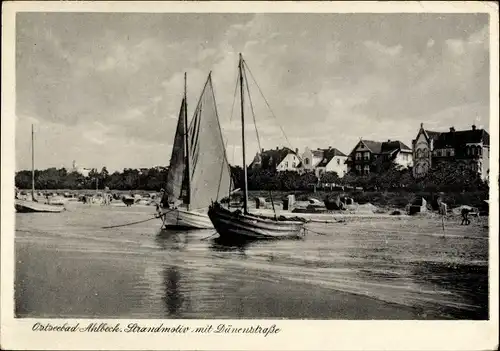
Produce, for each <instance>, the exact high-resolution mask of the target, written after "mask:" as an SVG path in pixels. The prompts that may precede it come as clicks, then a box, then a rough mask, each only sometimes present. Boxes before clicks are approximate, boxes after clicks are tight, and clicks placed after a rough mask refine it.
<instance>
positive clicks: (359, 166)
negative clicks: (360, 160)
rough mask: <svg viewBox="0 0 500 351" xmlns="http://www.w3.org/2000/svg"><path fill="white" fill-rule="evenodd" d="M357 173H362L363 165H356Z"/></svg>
mask: <svg viewBox="0 0 500 351" xmlns="http://www.w3.org/2000/svg"><path fill="white" fill-rule="evenodd" d="M356 172H358V173H361V165H356Z"/></svg>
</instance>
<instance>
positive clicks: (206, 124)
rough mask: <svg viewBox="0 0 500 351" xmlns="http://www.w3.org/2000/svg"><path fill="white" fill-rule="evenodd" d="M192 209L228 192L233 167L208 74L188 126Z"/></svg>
mask: <svg viewBox="0 0 500 351" xmlns="http://www.w3.org/2000/svg"><path fill="white" fill-rule="evenodd" d="M189 144H190V150H189V151H190V156H191V157H190V167H191V177H190V178H191V184H190V185H191V187H190V201H189V205H190V208H192V209H201V208H206V207H208V206H209V205H210V204H211V203H212V201H217V200H220V199H222V198H224V197H227V196H228V195H229V191H230V185H231V171H230V167H229V163H228V162H227V157H226V151H225V146H224V141H223V138H222V132H221V129H220V124H219V117H218V114H217V106H216V101H215V95H214V91H213V86H212V78H211V75H209V76H208V79H207V82H206V83H205V87H204V88H203V91H202V93H201V96H200V99H199V101H198V105H197V107H196V110H195V112H194V117H193V120H192V121H191V125H190V128H189Z"/></svg>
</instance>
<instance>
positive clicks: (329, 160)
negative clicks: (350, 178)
mask: <svg viewBox="0 0 500 351" xmlns="http://www.w3.org/2000/svg"><path fill="white" fill-rule="evenodd" d="M346 160H347V155H345V154H344V153H343V152H342V151H340V150H339V149H336V148H333V147H331V146H330V147H328V149H320V148H317V149H316V150H311V149H309V148H308V147H306V148H305V150H304V152H303V153H302V167H301V170H300V171H301V172H314V174H315V175H316V177H318V178H319V177H321V175H322V174H323V173H325V172H335V173H337V175H338V176H339V177H340V178H342V177H343V176H344V175H345V174H346V173H347V165H346V163H345V161H346Z"/></svg>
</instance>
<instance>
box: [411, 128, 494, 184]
mask: <svg viewBox="0 0 500 351" xmlns="http://www.w3.org/2000/svg"><path fill="white" fill-rule="evenodd" d="M412 149H413V157H414V159H415V166H414V167H413V175H414V177H415V178H420V177H423V176H425V175H426V174H427V173H428V172H429V170H430V169H431V167H432V166H433V165H435V164H437V163H440V162H464V163H466V164H467V165H468V166H469V167H470V168H471V169H472V170H474V171H476V172H477V173H479V174H480V175H481V178H482V179H487V178H488V175H489V158H490V135H489V133H488V132H487V131H486V130H484V129H478V128H477V127H476V126H475V125H472V128H471V129H469V130H461V131H457V130H455V128H454V127H451V128H450V130H449V131H448V132H433V131H429V130H426V129H425V128H424V125H423V123H421V124H420V129H419V131H418V133H417V137H416V138H415V139H414V140H413V141H412Z"/></svg>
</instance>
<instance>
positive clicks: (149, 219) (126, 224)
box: [101, 209, 175, 229]
mask: <svg viewBox="0 0 500 351" xmlns="http://www.w3.org/2000/svg"><path fill="white" fill-rule="evenodd" d="M174 210H175V209H171V210H169V211H167V212H165V213H162V214H161V215H158V214H155V216H154V217H151V218H148V219H144V220H142V221H137V222H131V223H125V224H118V225H111V226H108V227H101V229H110V228H118V227H126V226H129V225H133V224H139V223H144V222H147V221H151V220H153V219H156V218H161V217H163V216H164V215H166V214H167V213H170V212H172V211H174Z"/></svg>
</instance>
